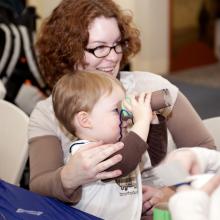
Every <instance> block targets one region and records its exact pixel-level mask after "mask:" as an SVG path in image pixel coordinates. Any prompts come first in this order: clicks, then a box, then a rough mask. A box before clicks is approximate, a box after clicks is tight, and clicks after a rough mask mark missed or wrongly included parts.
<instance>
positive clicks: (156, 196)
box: [142, 185, 163, 215]
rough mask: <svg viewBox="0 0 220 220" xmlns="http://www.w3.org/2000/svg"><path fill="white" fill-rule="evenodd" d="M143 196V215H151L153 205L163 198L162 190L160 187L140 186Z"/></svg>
mask: <svg viewBox="0 0 220 220" xmlns="http://www.w3.org/2000/svg"><path fill="white" fill-rule="evenodd" d="M142 194H143V195H142V196H143V206H142V214H143V215H152V213H153V207H154V206H155V205H156V204H157V203H158V202H159V201H160V200H161V199H162V198H163V192H162V191H161V190H160V189H157V188H154V187H151V186H146V185H143V186H142Z"/></svg>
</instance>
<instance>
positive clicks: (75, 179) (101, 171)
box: [61, 141, 124, 189]
mask: <svg viewBox="0 0 220 220" xmlns="http://www.w3.org/2000/svg"><path fill="white" fill-rule="evenodd" d="M123 147H124V144H123V143H122V142H118V143H116V144H105V145H103V144H102V142H101V141H100V142H92V143H88V144H85V145H84V146H83V147H81V148H80V149H79V150H78V151H77V152H76V153H75V154H74V155H71V156H70V159H69V160H68V162H67V164H66V165H64V167H63V168H62V171H61V181H62V184H63V187H64V188H65V189H76V188H78V187H79V186H81V185H84V184H87V183H91V182H94V181H97V180H104V179H111V178H115V177H117V176H120V175H121V174H122V173H121V171H120V170H114V171H109V172H106V171H105V170H106V169H108V168H109V167H111V166H113V165H115V164H116V163H118V162H120V161H121V160H122V156H121V155H120V154H116V155H115V156H113V157H110V156H111V155H112V154H113V153H115V152H117V151H118V150H120V149H122V148H123ZM109 157H110V158H109ZM107 158H108V159H107Z"/></svg>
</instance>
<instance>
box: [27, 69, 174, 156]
mask: <svg viewBox="0 0 220 220" xmlns="http://www.w3.org/2000/svg"><path fill="white" fill-rule="evenodd" d="M120 74H121V82H122V83H123V85H124V87H125V88H126V90H127V91H128V93H131V92H134V91H137V92H141V91H155V90H159V89H164V88H168V89H169V91H170V94H171V97H172V101H173V105H174V103H175V101H176V98H177V94H178V89H177V87H176V86H174V85H173V84H171V83H170V82H169V81H168V80H166V79H164V78H163V77H161V76H159V75H156V74H153V73H149V72H121V73H120ZM173 105H172V106H171V107H170V108H171V109H172V107H173ZM47 135H52V136H56V137H58V138H59V139H60V141H61V145H62V149H63V153H64V160H65V159H66V157H67V155H68V146H69V144H70V142H71V141H73V140H74V138H73V137H72V136H71V135H70V134H69V133H68V132H67V131H65V130H64V129H61V127H60V125H59V123H58V121H57V120H56V118H55V115H54V111H53V106H52V99H51V97H49V98H47V99H45V100H43V101H40V102H38V104H37V105H36V107H35V109H34V110H33V112H32V114H31V116H30V122H29V130H28V139H31V138H34V137H39V136H47Z"/></svg>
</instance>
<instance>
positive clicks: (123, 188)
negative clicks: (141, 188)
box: [115, 171, 138, 196]
mask: <svg viewBox="0 0 220 220" xmlns="http://www.w3.org/2000/svg"><path fill="white" fill-rule="evenodd" d="M115 182H116V184H117V185H118V186H119V193H120V196H125V195H133V194H137V193H138V183H137V175H136V171H133V172H132V173H130V174H129V175H127V176H125V177H121V178H118V179H116V180H115Z"/></svg>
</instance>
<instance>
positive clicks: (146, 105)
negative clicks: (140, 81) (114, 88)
mask: <svg viewBox="0 0 220 220" xmlns="http://www.w3.org/2000/svg"><path fill="white" fill-rule="evenodd" d="M129 99H130V103H129V102H128V101H125V102H124V103H123V105H124V106H125V108H126V109H128V111H130V112H131V113H132V114H133V119H134V123H137V122H140V121H144V122H145V123H146V122H149V123H150V122H151V120H152V110H151V106H150V101H151V92H150V93H146V92H142V93H141V94H140V95H139V97H138V98H137V96H136V95H135V94H132V95H130V96H129Z"/></svg>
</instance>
